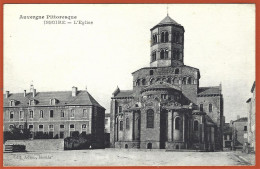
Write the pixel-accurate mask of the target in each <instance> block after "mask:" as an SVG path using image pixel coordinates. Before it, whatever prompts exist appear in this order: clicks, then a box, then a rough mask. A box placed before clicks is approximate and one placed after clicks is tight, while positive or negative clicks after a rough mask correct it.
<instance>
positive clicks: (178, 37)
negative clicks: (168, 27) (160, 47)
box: [152, 31, 183, 45]
mask: <svg viewBox="0 0 260 169" xmlns="http://www.w3.org/2000/svg"><path fill="white" fill-rule="evenodd" d="M169 35H170V33H169V32H168V31H162V32H161V33H160V34H153V35H152V44H153V45H154V44H156V43H158V42H161V43H166V42H169V39H170V38H169ZM159 38H160V40H159ZM172 41H173V42H175V43H182V42H183V34H181V33H180V32H174V33H173V36H172Z"/></svg>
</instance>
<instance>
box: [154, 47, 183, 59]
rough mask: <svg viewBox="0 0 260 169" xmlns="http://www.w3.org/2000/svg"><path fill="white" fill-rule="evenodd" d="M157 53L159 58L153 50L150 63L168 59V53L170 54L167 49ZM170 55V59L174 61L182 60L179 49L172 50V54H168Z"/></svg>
mask: <svg viewBox="0 0 260 169" xmlns="http://www.w3.org/2000/svg"><path fill="white" fill-rule="evenodd" d="M158 52H159V55H160V57H157V51H156V50H154V51H153V52H152V62H153V61H156V60H158V59H169V53H170V52H169V50H168V49H167V48H166V49H160V51H158ZM170 55H171V58H172V59H175V60H176V59H177V60H182V56H183V54H182V52H181V51H180V50H179V49H174V50H173V51H172V54H170Z"/></svg>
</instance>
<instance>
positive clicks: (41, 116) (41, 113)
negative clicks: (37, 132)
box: [40, 110, 43, 118]
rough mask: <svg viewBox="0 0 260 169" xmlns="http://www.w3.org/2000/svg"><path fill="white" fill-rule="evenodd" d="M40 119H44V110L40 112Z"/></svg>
mask: <svg viewBox="0 0 260 169" xmlns="http://www.w3.org/2000/svg"><path fill="white" fill-rule="evenodd" d="M40 118H43V110H40Z"/></svg>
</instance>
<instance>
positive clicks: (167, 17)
mask: <svg viewBox="0 0 260 169" xmlns="http://www.w3.org/2000/svg"><path fill="white" fill-rule="evenodd" d="M166 24H174V25H180V24H178V23H177V22H176V21H175V20H173V19H172V18H171V17H169V15H167V16H166V17H165V18H164V19H163V20H162V21H161V22H160V23H158V25H166Z"/></svg>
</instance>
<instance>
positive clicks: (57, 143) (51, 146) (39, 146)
mask: <svg viewBox="0 0 260 169" xmlns="http://www.w3.org/2000/svg"><path fill="white" fill-rule="evenodd" d="M10 144H21V145H25V146H26V151H49V150H64V140H63V139H39V140H38V139H37V140H7V141H6V142H5V145H10Z"/></svg>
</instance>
